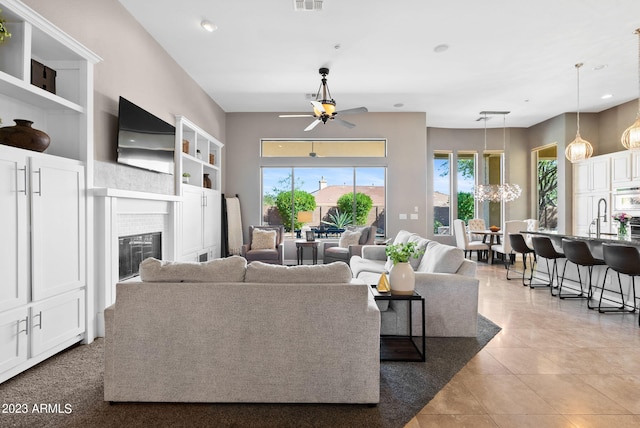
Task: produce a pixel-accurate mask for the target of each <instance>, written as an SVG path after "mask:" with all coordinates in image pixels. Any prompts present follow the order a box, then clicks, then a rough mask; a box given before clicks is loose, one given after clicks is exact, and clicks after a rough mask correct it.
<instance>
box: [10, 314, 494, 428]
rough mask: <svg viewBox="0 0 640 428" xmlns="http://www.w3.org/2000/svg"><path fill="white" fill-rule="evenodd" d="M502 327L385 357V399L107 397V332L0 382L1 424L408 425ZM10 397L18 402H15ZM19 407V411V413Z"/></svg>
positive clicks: (483, 325)
mask: <svg viewBox="0 0 640 428" xmlns="http://www.w3.org/2000/svg"><path fill="white" fill-rule="evenodd" d="M499 331H500V327H498V326H497V325H495V324H494V323H492V322H491V321H489V320H488V319H486V318H484V317H482V316H479V319H478V337H476V338H427V344H426V346H427V357H426V362H424V363H422V362H419V363H414V362H382V363H381V373H380V375H381V376H380V404H379V405H378V406H377V407H368V406H365V405H338V404H322V405H318V404H291V405H288V404H173V403H119V404H113V405H110V404H108V403H105V402H104V401H103V399H102V397H103V387H102V381H103V375H104V370H103V349H104V340H103V339H98V340H96V341H94V342H93V343H92V344H90V345H78V346H75V347H73V348H71V349H68V350H67V351H64V352H62V353H60V354H58V355H56V356H54V357H52V358H50V359H48V360H46V361H45V362H43V363H41V364H39V365H37V366H36V367H33V368H32V369H30V370H27V371H26V372H24V373H22V374H20V375H18V376H16V377H15V378H13V379H10V380H8V381H6V382H5V383H3V384H2V385H0V405H1V406H2V408H1V409H0V426H2V427H3V428H4V427H83V428H84V427H242V428H245V427H248V428H251V427H260V428H262V427H278V428H280V427H296V428H299V427H322V428H325V427H331V428H334V427H367V428H369V427H394V428H395V427H403V426H404V425H405V424H406V423H407V422H409V421H410V420H411V418H413V417H414V416H415V415H416V414H417V413H418V412H419V411H420V410H421V409H422V408H423V407H424V406H425V405H426V404H427V403H428V402H429V401H430V400H431V399H432V398H433V397H434V396H435V394H436V393H437V392H438V391H439V390H440V389H441V388H442V387H443V386H444V385H446V384H447V383H448V382H449V380H450V379H451V378H452V377H453V376H454V375H455V374H456V373H457V372H458V371H459V370H460V369H461V368H462V367H463V366H464V365H465V364H466V363H467V362H468V361H469V360H470V359H471V358H472V357H473V356H474V355H475V354H476V353H477V352H478V351H479V350H480V349H482V348H483V347H484V346H485V345H486V344H487V343H488V342H489V340H491V338H493V336H495V335H496V334H497V333H498V332H499ZM12 405H13V406H12ZM18 412H21V413H18Z"/></svg>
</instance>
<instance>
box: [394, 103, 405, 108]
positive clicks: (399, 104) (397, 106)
mask: <svg viewBox="0 0 640 428" xmlns="http://www.w3.org/2000/svg"><path fill="white" fill-rule="evenodd" d="M393 106H394V107H395V108H400V107H404V104H403V103H396V104H394V105H393Z"/></svg>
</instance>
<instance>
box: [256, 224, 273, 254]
mask: <svg viewBox="0 0 640 428" xmlns="http://www.w3.org/2000/svg"><path fill="white" fill-rule="evenodd" d="M274 248H276V231H275V230H262V229H253V235H252V237H251V249H252V250H273V249H274Z"/></svg>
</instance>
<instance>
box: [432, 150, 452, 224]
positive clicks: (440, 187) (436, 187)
mask: <svg viewBox="0 0 640 428" xmlns="http://www.w3.org/2000/svg"><path fill="white" fill-rule="evenodd" d="M450 200H451V153H444V152H436V153H434V154H433V233H434V235H450V234H451V229H450V225H451V209H450V205H449V204H450Z"/></svg>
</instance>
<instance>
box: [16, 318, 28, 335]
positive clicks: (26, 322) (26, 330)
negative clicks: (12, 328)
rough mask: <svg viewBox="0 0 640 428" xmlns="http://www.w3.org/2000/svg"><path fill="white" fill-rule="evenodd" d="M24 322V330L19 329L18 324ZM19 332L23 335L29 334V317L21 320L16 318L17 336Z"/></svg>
mask: <svg viewBox="0 0 640 428" xmlns="http://www.w3.org/2000/svg"><path fill="white" fill-rule="evenodd" d="M23 322H24V330H20V324H21V323H23ZM20 333H24V335H25V336H28V335H29V317H24V319H23V320H18V336H20Z"/></svg>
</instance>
